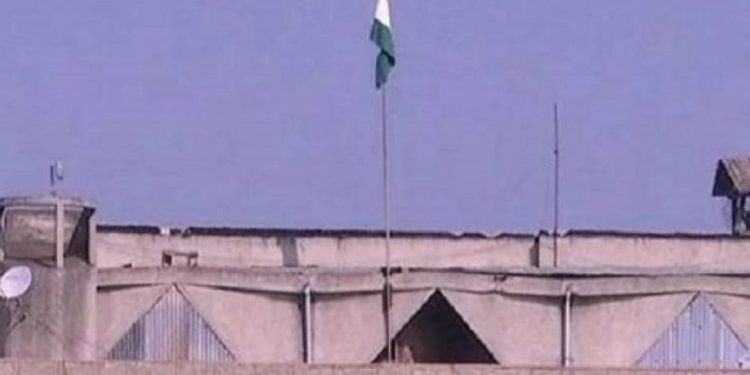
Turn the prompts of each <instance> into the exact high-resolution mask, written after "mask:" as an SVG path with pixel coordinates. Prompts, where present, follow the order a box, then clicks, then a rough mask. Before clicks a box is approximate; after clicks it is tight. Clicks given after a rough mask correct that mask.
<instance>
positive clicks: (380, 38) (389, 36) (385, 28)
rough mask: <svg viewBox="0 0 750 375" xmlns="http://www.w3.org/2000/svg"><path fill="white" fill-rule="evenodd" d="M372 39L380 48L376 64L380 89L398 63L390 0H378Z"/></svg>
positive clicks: (376, 85)
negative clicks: (394, 44) (394, 47)
mask: <svg viewBox="0 0 750 375" xmlns="http://www.w3.org/2000/svg"><path fill="white" fill-rule="evenodd" d="M370 40H371V41H372V42H373V43H375V45H377V46H378V48H380V53H378V58H377V61H376V64H375V87H376V88H378V89H379V88H380V87H381V86H383V85H384V84H385V83H386V82H388V75H389V74H390V73H391V70H392V69H393V67H394V66H395V65H396V54H395V52H394V49H393V32H392V30H391V11H390V6H389V5H388V0H378V5H377V7H376V8H375V20H374V21H373V23H372V29H370Z"/></svg>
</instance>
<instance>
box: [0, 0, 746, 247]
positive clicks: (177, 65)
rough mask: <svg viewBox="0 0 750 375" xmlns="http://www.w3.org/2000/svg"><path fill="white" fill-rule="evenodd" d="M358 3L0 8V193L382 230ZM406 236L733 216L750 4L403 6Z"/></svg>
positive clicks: (720, 222)
mask: <svg viewBox="0 0 750 375" xmlns="http://www.w3.org/2000/svg"><path fill="white" fill-rule="evenodd" d="M374 5H375V4H374V1H365V0H315V1H301V0H200V1H199V0H158V1H153V0H128V1H122V0H76V1H69V0H34V1H28V0H7V1H3V2H2V3H0V194H2V195H9V194H28V193H43V192H45V191H46V189H47V165H48V163H49V161H50V160H52V159H54V158H60V159H61V160H63V162H64V163H65V167H66V176H65V177H66V181H65V183H64V184H65V190H66V191H68V192H72V193H75V194H78V195H82V196H85V197H88V198H91V199H93V200H95V201H96V202H98V204H99V206H100V221H104V222H113V223H144V224H165V225H229V226H293V227H326V228H331V227H334V228H339V227H345V228H376V227H379V226H380V225H381V223H382V203H381V202H382V200H381V199H382V198H381V191H382V190H381V169H380V168H381V167H380V160H381V159H380V128H379V108H380V102H379V96H378V93H377V92H376V91H375V90H374V61H375V54H376V51H375V48H374V46H373V45H372V44H370V42H369V41H368V39H367V36H368V32H369V27H370V25H371V22H372V17H373V10H374ZM391 7H392V19H393V23H394V29H395V38H396V54H397V59H398V65H397V67H396V69H395V70H394V73H393V75H392V81H391V84H390V85H389V90H390V91H389V95H390V98H391V103H390V106H391V109H392V111H391V113H390V116H391V120H392V122H391V136H392V138H391V150H392V154H391V157H392V167H393V168H392V178H393V200H392V202H393V216H392V218H393V224H394V227H396V228H407V229H435V230H481V231H488V232H500V231H524V232H535V231H537V230H539V229H541V228H548V227H550V225H551V222H552V219H551V218H552V186H553V185H552V181H553V178H552V176H553V174H552V171H553V159H552V152H551V149H552V144H553V136H552V135H553V133H552V129H553V128H552V103H553V102H554V101H559V103H560V107H561V110H560V115H561V128H562V136H561V147H562V169H561V173H562V185H561V197H562V199H561V208H562V215H561V218H562V227H564V228H599V229H606V228H611V229H637V230H686V231H687V230H690V231H719V230H724V228H725V220H724V218H723V216H722V204H721V202H720V201H719V200H717V199H715V198H712V197H711V196H710V191H711V184H712V178H713V172H714V167H715V163H716V160H717V158H719V157H722V156H726V155H739V154H750V1H747V0H721V1H709V0H700V1H698V0H669V1H668V0H627V1H603V0H597V1H593V0H592V1H583V0H554V1H553V0H550V1H542V0H471V1H455V0H429V1H428V0H392V5H391Z"/></svg>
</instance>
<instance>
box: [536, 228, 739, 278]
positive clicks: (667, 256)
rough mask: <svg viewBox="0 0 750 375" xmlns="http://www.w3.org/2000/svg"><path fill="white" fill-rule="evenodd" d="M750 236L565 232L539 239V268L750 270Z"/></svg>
mask: <svg viewBox="0 0 750 375" xmlns="http://www.w3.org/2000/svg"><path fill="white" fill-rule="evenodd" d="M749 251H750V238H748V237H732V236H729V235H700V234H673V235H670V234H647V233H646V234H618V233H592V234H585V235H583V234H582V235H575V234H573V235H566V236H563V237H560V238H559V240H558V250H557V263H556V265H555V255H554V248H553V239H552V237H549V236H542V237H541V238H540V247H539V252H540V253H539V254H540V255H539V258H540V266H541V267H557V268H563V269H564V268H591V269H596V268H601V267H620V268H640V269H649V268H650V269H660V268H661V269H664V268H673V269H674V268H689V269H701V268H712V269H721V268H725V269H750V257H748V256H747V254H748V252H749Z"/></svg>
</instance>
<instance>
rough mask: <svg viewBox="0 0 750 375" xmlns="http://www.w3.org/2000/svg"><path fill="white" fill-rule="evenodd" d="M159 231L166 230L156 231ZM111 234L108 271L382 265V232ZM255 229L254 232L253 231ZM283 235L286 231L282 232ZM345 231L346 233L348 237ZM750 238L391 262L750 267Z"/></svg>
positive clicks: (438, 249)
mask: <svg viewBox="0 0 750 375" xmlns="http://www.w3.org/2000/svg"><path fill="white" fill-rule="evenodd" d="M155 229H156V230H157V232H158V228H155ZM152 232H153V231H151V233H148V232H147V233H139V232H127V231H119V230H117V231H104V232H100V233H98V234H97V250H98V252H97V254H98V266H99V267H102V268H112V267H123V266H126V265H130V266H133V267H148V266H159V265H161V259H162V253H163V252H164V251H178V252H185V253H188V252H196V253H197V254H198V264H199V265H201V266H210V267H248V266H275V267H304V266H325V267H381V266H382V265H383V264H384V262H385V244H384V240H383V238H382V236H379V235H377V234H369V235H353V236H347V235H346V234H345V233H344V234H337V233H336V232H331V234H327V235H315V236H306V235H304V234H303V235H297V234H294V232H295V231H292V230H290V231H288V232H289V233H288V234H284V233H280V234H274V235H258V234H252V233H250V234H244V235H237V234H233V235H218V234H217V235H206V234H190V233H179V232H175V231H172V232H171V233H170V231H169V230H166V231H165V234H163V235H162V234H158V233H152ZM251 232H252V230H251ZM278 232H283V231H278ZM342 233H343V232H342ZM747 252H750V237H733V236H729V235H701V234H654V233H617V232H587V233H581V232H571V233H569V234H566V235H564V236H562V237H560V238H559V240H558V244H557V251H556V252H555V250H554V242H553V239H552V237H550V236H549V235H540V236H532V235H508V236H498V237H481V236H475V235H472V236H451V235H449V234H421V233H414V234H409V233H404V234H402V235H399V236H396V237H395V238H394V239H393V240H392V243H391V264H392V265H394V266H405V267H426V268H482V269H493V268H494V269H496V268H531V267H539V268H545V269H546V268H566V269H576V268H577V269H597V268H600V269H601V268H637V269H664V268H673V269H674V268H682V269H711V270H719V269H725V270H738V269H744V270H748V269H750V257H747V256H745V255H746V253H747Z"/></svg>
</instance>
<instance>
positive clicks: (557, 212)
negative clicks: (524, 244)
mask: <svg viewBox="0 0 750 375" xmlns="http://www.w3.org/2000/svg"><path fill="white" fill-rule="evenodd" d="M554 121H555V151H554V154H555V220H554V229H553V231H552V236H553V237H552V247H553V254H554V266H555V267H557V262H558V259H557V258H558V254H557V237H558V230H559V228H558V225H559V222H560V137H559V123H558V115H557V102H555V108H554Z"/></svg>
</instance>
